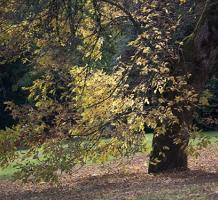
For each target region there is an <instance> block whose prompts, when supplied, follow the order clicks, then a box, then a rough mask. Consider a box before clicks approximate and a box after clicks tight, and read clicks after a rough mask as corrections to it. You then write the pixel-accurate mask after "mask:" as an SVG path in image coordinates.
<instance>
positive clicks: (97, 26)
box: [0, 0, 218, 180]
mask: <svg viewBox="0 0 218 200" xmlns="http://www.w3.org/2000/svg"><path fill="white" fill-rule="evenodd" d="M182 2H183V1H180V2H176V1H175V2H172V1H167V0H166V1H152V0H151V1H132V3H131V4H128V5H126V3H125V2H124V1H118V2H115V1H112V0H99V1H98V0H92V1H82V0H81V1H69V0H66V1H54V0H49V1H46V2H44V1H39V2H37V1H34V2H32V3H31V1H25V0H23V1H21V2H20V3H18V2H17V1H14V2H11V3H10V2H7V1H5V2H4V4H5V6H4V7H3V8H2V10H3V17H2V18H1V20H2V21H3V22H4V23H3V25H2V27H3V30H4V35H3V37H2V38H1V39H2V41H3V45H4V46H6V45H7V46H9V47H12V49H11V50H10V48H7V49H6V50H4V51H2V55H3V56H4V57H6V58H7V59H11V58H14V57H19V56H20V55H25V53H27V52H26V49H28V52H30V54H31V56H32V57H31V61H32V63H34V64H35V66H36V67H37V68H39V67H42V68H43V69H44V72H45V74H43V75H42V76H41V77H40V78H38V79H37V80H36V81H35V82H34V84H33V85H32V86H30V87H29V88H28V90H29V92H30V96H29V97H30V99H32V102H33V105H31V106H29V107H25V111H26V112H23V109H24V107H17V106H15V105H14V104H11V103H8V108H9V109H11V110H12V114H13V115H14V117H16V118H18V120H19V122H20V123H19V124H18V125H17V126H16V127H13V128H12V129H9V130H7V131H6V132H3V133H1V135H2V137H1V138H2V139H1V140H2V142H1V143H0V144H1V146H0V154H1V155H3V156H2V158H1V160H0V161H1V162H0V163H1V165H5V164H7V163H8V162H10V161H11V160H13V159H15V158H16V156H17V155H16V151H15V150H16V148H14V147H15V146H16V144H17V143H18V142H19V141H22V143H24V145H25V146H27V147H28V148H29V153H28V154H27V155H25V156H24V158H26V159H29V158H36V160H37V163H35V162H34V163H28V164H26V163H25V164H24V165H22V164H21V166H20V169H21V172H20V175H21V176H23V177H25V178H26V177H27V176H28V175H30V174H34V175H35V176H36V177H37V178H39V179H40V178H44V179H46V180H50V179H53V177H54V175H55V172H57V171H58V170H61V171H67V172H68V171H70V169H71V167H72V166H74V165H76V164H84V163H85V162H87V161H90V160H92V161H100V162H103V161H106V160H107V159H108V158H109V155H112V156H114V157H117V158H118V157H122V156H130V155H131V154H134V153H136V152H139V151H143V150H144V149H145V144H144V140H143V138H144V125H146V126H148V127H150V128H152V129H154V132H155V133H154V139H153V150H152V152H151V156H150V163H149V173H158V172H163V171H166V170H170V169H177V168H187V153H186V149H187V146H188V142H189V138H190V137H191V131H192V121H193V118H192V116H193V112H194V110H195V105H196V104H197V102H198V100H199V94H200V93H201V91H202V90H203V88H204V87H205V84H206V82H207V81H208V80H209V79H210V78H211V76H212V75H213V74H214V73H216V70H217V69H216V65H217V59H216V58H217V24H216V23H217V17H218V16H217V12H216V11H217V10H216V9H217V1H212V0H208V1H207V2H206V3H205V9H204V10H203V11H201V10H198V9H199V7H197V17H196V18H198V13H201V17H200V19H199V20H197V21H198V22H197V25H196V28H194V30H193V33H191V35H188V34H189V33H190V32H192V31H190V30H189V31H187V32H186V33H181V29H183V28H184V27H186V25H187V23H188V22H187V21H186V20H185V18H184V16H185V15H186V14H187V10H189V8H190V6H192V1H191V3H190V4H185V6H184V7H183V6H182V5H180V4H181V3H182ZM202 4H204V2H203V3H202ZM202 7H204V6H202ZM20 10H25V11H26V12H20ZM181 13H182V14H181ZM181 15H182V17H183V18H180V16H181ZM190 15H191V16H192V17H193V15H195V14H193V13H192V14H190ZM12 16H13V17H12ZM181 19H182V20H181ZM181 21H182V22H181ZM192 23H195V20H193V21H192ZM125 24H128V25H130V29H129V30H126V29H125V28H124V25H125ZM27 26H28V30H27V29H26V28H27ZM128 31H130V32H131V37H126V38H127V39H126V43H128V45H127V46H126V49H125V50H122V49H121V50H119V51H116V50H115V49H116V48H117V46H118V45H119V44H122V46H124V45H123V44H124V43H123V42H119V41H123V38H122V37H121V36H122V33H127V32H128ZM16 33H20V37H22V38H21V41H20V42H19V45H17V46H16V47H17V48H13V47H14V45H15V44H16V42H17V40H13V36H14V35H15V34H16ZM187 33H188V34H187ZM187 35H188V36H187ZM109 38H111V40H110V41H111V42H105V39H109ZM112 41H113V42H112ZM3 49H4V48H3ZM178 49H180V51H179V52H178ZM3 56H2V57H3ZM119 56H121V57H120V58H119ZM108 58H109V59H108ZM111 62H113V63H114V65H116V67H115V68H114V69H113V70H109V71H110V73H105V72H102V71H99V70H96V66H104V67H97V68H98V69H99V68H103V69H105V66H108V65H110V64H109V63H111ZM62 66H64V67H62ZM106 68H107V67H106ZM65 78H66V79H65ZM68 119H69V120H68ZM105 132H109V133H110V136H111V138H110V140H107V141H104V142H102V137H103V136H104V135H105ZM111 132H113V133H114V134H112V133H111ZM63 133H65V134H63ZM8 141H11V142H10V145H8ZM69 141H70V142H69ZM66 142H67V144H66ZM65 144H66V145H65ZM5 146H7V149H5ZM66 146H67V148H66ZM39 147H40V149H41V150H42V151H43V155H45V157H44V158H43V159H41V158H40V156H39V155H40V154H41V152H40V151H39ZM32 169H34V170H32ZM24 172H25V173H24Z"/></svg>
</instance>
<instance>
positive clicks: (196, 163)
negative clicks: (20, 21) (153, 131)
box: [0, 145, 218, 200]
mask: <svg viewBox="0 0 218 200" xmlns="http://www.w3.org/2000/svg"><path fill="white" fill-rule="evenodd" d="M147 161H148V156H146V155H145V154H138V155H136V156H134V158H132V159H124V160H122V161H119V162H117V161H116V162H112V163H110V164H108V165H106V166H104V167H102V166H97V165H89V166H85V167H83V168H82V169H79V170H78V171H76V172H75V171H74V172H72V174H71V175H64V176H63V178H62V179H61V181H60V185H59V186H54V185H49V184H46V183H40V184H33V183H28V184H23V183H21V182H19V181H14V182H13V181H12V180H0V200H9V199H10V200H23V199H25V200H47V199H49V200H65V199H66V200H71V199H72V200H83V199H84V200H86V199H87V200H94V199H96V200H97V199H98V200H122V199H123V200H156V199H160V200H168V199H169V200H170V199H172V200H174V199H184V200H210V199H211V200H218V146H217V145H216V146H215V145H214V146H210V147H208V148H206V149H204V150H201V151H200V156H199V157H198V158H193V157H190V159H189V168H190V170H188V171H182V172H173V173H166V174H161V175H156V176H153V175H148V174H147V173H146V172H147Z"/></svg>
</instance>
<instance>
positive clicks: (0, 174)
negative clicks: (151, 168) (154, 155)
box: [0, 131, 218, 179]
mask: <svg viewBox="0 0 218 200" xmlns="http://www.w3.org/2000/svg"><path fill="white" fill-rule="evenodd" d="M203 134H204V135H206V136H209V137H210V140H211V143H212V144H214V143H215V141H217V139H218V131H217V132H216V131H211V132H203ZM152 138H153V134H146V135H145V140H146V142H147V143H148V147H149V148H150V149H151V144H152ZM15 172H16V168H15V167H14V166H13V165H10V166H9V167H7V168H6V169H1V168H0V179H10V178H11V177H12V175H13V174H14V173H15Z"/></svg>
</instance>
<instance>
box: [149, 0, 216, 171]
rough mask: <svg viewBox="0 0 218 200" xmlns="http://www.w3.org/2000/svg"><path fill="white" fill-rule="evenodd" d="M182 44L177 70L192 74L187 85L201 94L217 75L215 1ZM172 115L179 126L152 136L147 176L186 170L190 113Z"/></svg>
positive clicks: (206, 7) (210, 2) (185, 111)
mask: <svg viewBox="0 0 218 200" xmlns="http://www.w3.org/2000/svg"><path fill="white" fill-rule="evenodd" d="M184 43H185V44H184V46H183V56H184V60H183V61H182V63H179V65H180V69H183V70H182V72H181V75H183V74H192V77H191V80H190V83H189V84H190V86H191V87H192V88H194V89H195V90H196V91H197V92H198V93H200V92H201V91H202V90H203V88H204V87H205V84H206V83H207V81H208V80H209V79H210V78H211V77H212V76H213V75H214V74H215V73H217V72H218V0H207V2H206V6H205V9H204V12H203V14H202V16H201V18H200V20H199V23H198V24H197V26H196V29H195V31H194V32H193V34H192V35H190V36H189V37H188V38H187V39H186V40H185V41H184ZM174 115H175V116H176V117H177V118H178V119H179V123H180V124H177V125H174V126H168V127H167V130H166V133H165V134H164V135H158V136H155V135H156V134H154V139H153V150H152V152H151V155H150V163H149V170H148V172H149V173H159V172H164V171H168V170H172V169H186V168H187V154H186V151H185V150H186V147H187V145H188V142H189V134H188V130H187V127H189V126H190V125H191V124H192V115H193V111H187V110H183V112H182V113H178V112H175V113H174ZM175 141H180V142H179V143H178V142H175Z"/></svg>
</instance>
